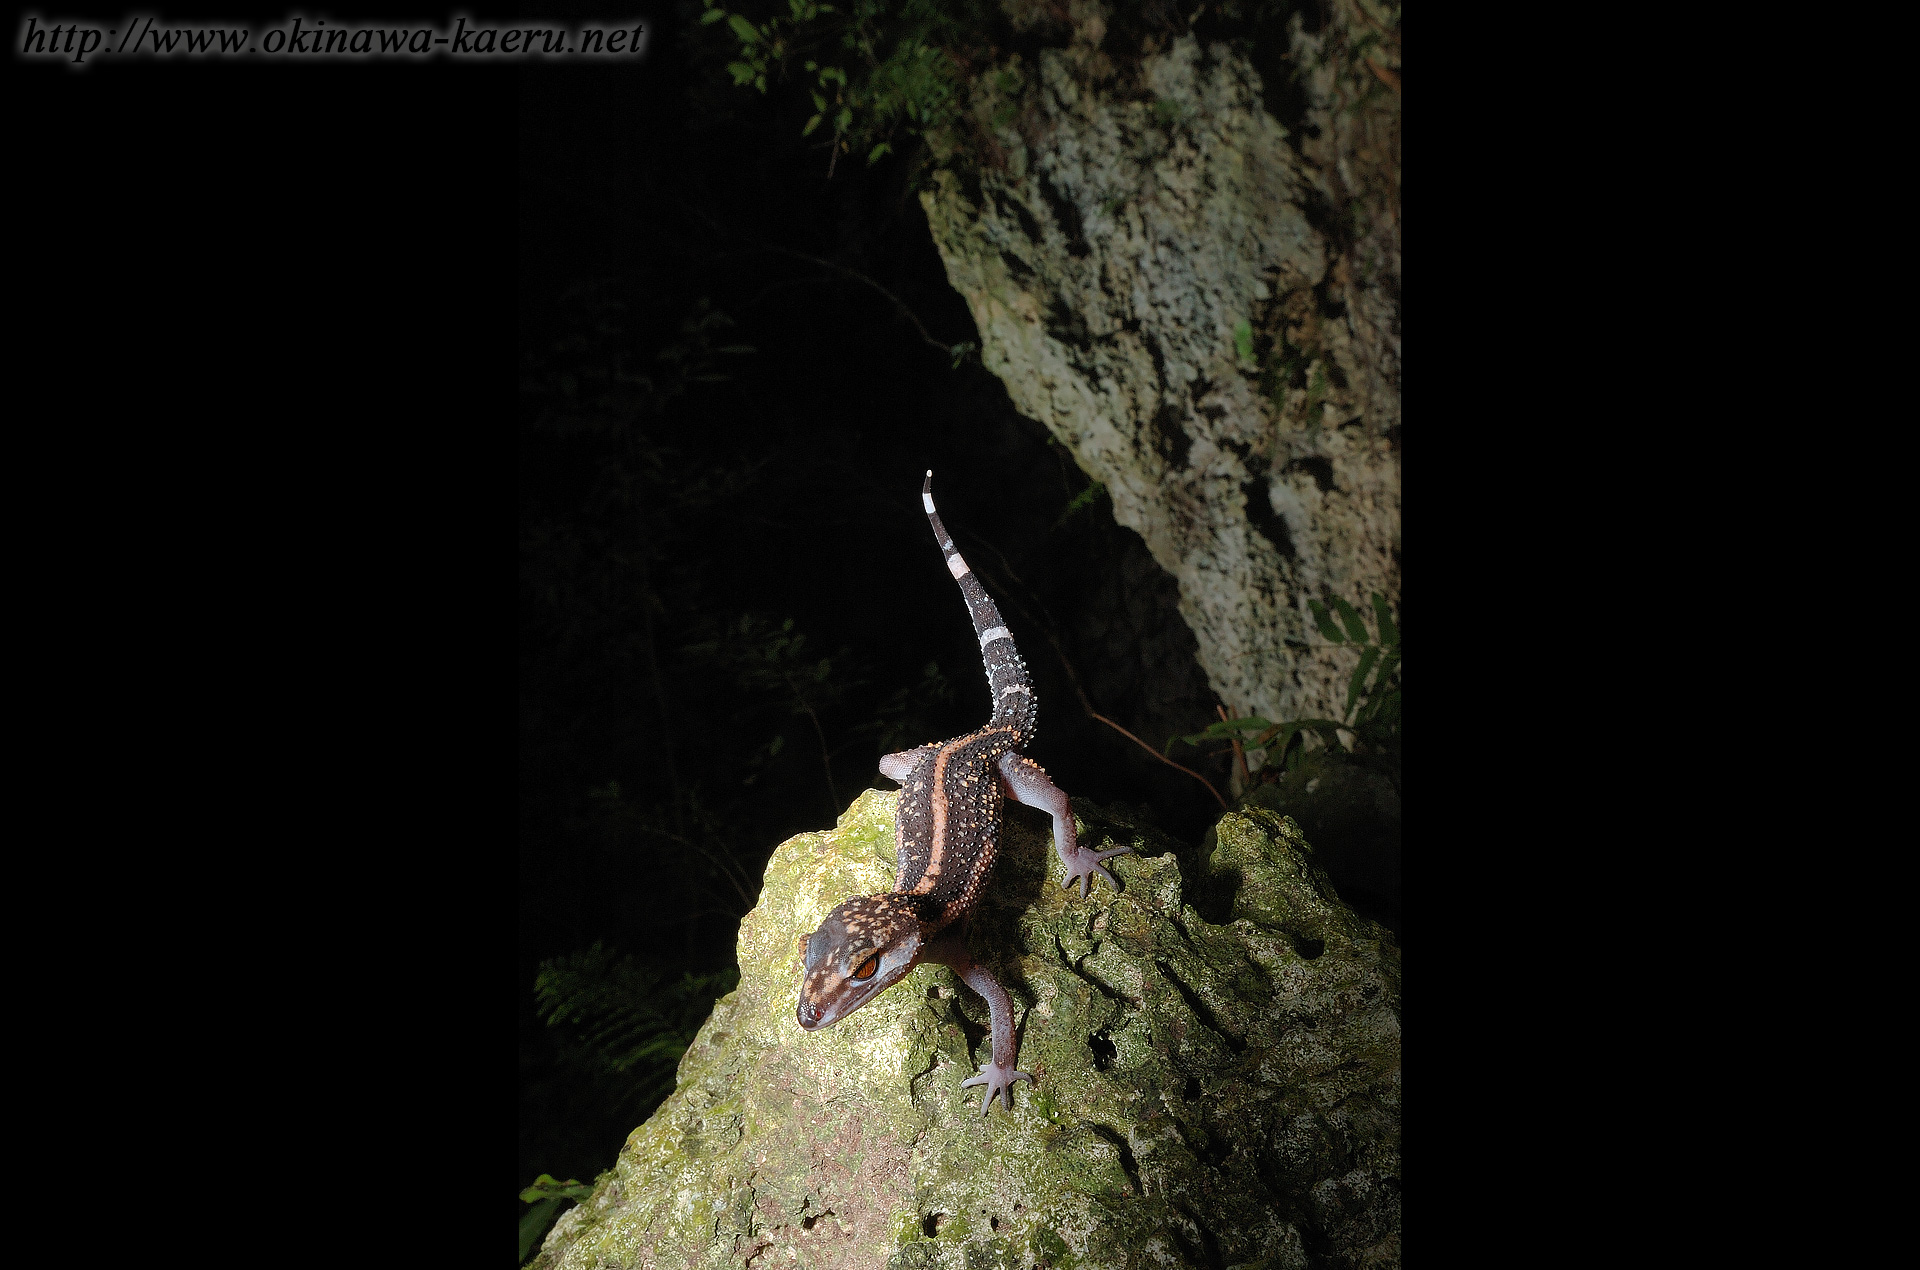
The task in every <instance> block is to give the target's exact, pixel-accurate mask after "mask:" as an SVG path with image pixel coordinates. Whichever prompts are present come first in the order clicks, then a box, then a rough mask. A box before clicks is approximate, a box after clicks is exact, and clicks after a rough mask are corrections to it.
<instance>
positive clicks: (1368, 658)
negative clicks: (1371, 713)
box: [1347, 644, 1380, 715]
mask: <svg viewBox="0 0 1920 1270" xmlns="http://www.w3.org/2000/svg"><path fill="white" fill-rule="evenodd" d="M1379 660H1380V647H1379V645H1377V644H1369V645H1367V651H1366V652H1364V653H1361V654H1360V664H1359V665H1358V666H1355V667H1354V668H1353V678H1351V679H1349V680H1347V713H1348V714H1349V715H1351V714H1352V713H1353V703H1354V702H1356V701H1358V700H1359V699H1360V689H1361V687H1362V686H1363V685H1364V684H1365V683H1366V682H1367V672H1368V671H1370V670H1372V669H1373V663H1375V662H1376V661H1379Z"/></svg>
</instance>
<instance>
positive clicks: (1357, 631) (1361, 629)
mask: <svg viewBox="0 0 1920 1270" xmlns="http://www.w3.org/2000/svg"><path fill="white" fill-rule="evenodd" d="M1333 607H1334V608H1336V609H1339V610H1340V620H1341V621H1343V622H1345V623H1346V624H1347V637H1348V638H1349V639H1351V640H1352V641H1353V642H1354V643H1356V644H1364V643H1366V642H1367V627H1366V623H1364V622H1362V621H1361V620H1360V615H1359V614H1358V613H1356V612H1354V611H1353V605H1351V604H1349V603H1347V602H1346V601H1345V600H1343V599H1341V598H1340V597H1339V596H1337V595H1336V596H1334V597H1333Z"/></svg>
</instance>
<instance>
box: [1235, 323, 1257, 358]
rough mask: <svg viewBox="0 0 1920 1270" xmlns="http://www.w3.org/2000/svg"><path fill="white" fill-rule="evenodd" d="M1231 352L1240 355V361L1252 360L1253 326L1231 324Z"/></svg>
mask: <svg viewBox="0 0 1920 1270" xmlns="http://www.w3.org/2000/svg"><path fill="white" fill-rule="evenodd" d="M1233 351H1234V352H1236V353H1238V354H1240V360H1241V361H1243V362H1250V361H1252V360H1253V325H1252V324H1251V323H1249V322H1244V321H1243V322H1235V323H1234V324H1233Z"/></svg>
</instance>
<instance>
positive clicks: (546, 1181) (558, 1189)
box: [520, 1173, 593, 1204]
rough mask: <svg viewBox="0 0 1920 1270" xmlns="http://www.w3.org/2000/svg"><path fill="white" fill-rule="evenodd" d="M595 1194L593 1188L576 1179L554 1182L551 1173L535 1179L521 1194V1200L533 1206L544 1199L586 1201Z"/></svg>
mask: <svg viewBox="0 0 1920 1270" xmlns="http://www.w3.org/2000/svg"><path fill="white" fill-rule="evenodd" d="M591 1194H593V1188H592V1187H591V1186H588V1185H587V1184H586V1183H584V1182H581V1181H579V1180H577V1179H575V1178H571V1177H570V1178H568V1179H567V1180H566V1181H564V1182H559V1181H555V1180H554V1176H553V1174H551V1173H542V1174H541V1175H540V1176H539V1177H536V1178H534V1179H533V1185H532V1186H529V1187H528V1188H527V1189H526V1190H524V1191H521V1192H520V1200H521V1202H522V1203H525V1204H532V1203H535V1202H537V1201H539V1200H543V1199H585V1198H586V1197H587V1196H589V1195H591Z"/></svg>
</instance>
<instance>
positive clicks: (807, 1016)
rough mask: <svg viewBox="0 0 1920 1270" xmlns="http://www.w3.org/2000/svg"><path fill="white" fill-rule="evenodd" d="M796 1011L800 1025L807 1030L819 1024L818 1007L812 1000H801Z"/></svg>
mask: <svg viewBox="0 0 1920 1270" xmlns="http://www.w3.org/2000/svg"><path fill="white" fill-rule="evenodd" d="M797 1013H798V1014H799V1016H800V1026H801V1027H803V1028H806V1029H807V1030H808V1031H812V1030H813V1029H814V1028H817V1027H819V1026H820V1007H819V1006H817V1005H815V1004H814V1003H813V1002H811V1001H804V1000H803V1001H801V1002H800V1009H799V1010H798V1011H797Z"/></svg>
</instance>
